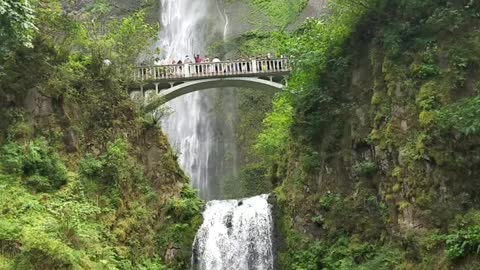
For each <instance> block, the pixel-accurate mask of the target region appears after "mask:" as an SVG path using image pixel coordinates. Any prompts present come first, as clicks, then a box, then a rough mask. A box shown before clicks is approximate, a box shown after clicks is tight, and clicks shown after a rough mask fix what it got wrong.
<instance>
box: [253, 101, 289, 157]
mask: <svg viewBox="0 0 480 270" xmlns="http://www.w3.org/2000/svg"><path fill="white" fill-rule="evenodd" d="M292 122H293V108H292V106H291V105H290V104H289V102H288V99H287V98H286V96H278V97H277V98H276V99H275V100H274V102H273V112H272V113H271V114H269V115H267V117H266V118H265V120H264V121H263V124H264V127H265V129H264V131H263V132H262V133H261V134H260V135H259V136H258V139H257V143H256V144H255V149H256V150H257V151H258V152H260V153H261V154H262V157H264V158H266V159H267V160H269V161H274V160H278V159H279V158H280V157H281V156H282V155H283V153H284V151H285V150H286V148H285V146H286V142H287V141H288V138H289V127H290V125H291V124H292Z"/></svg>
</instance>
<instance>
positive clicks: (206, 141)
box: [157, 0, 236, 199]
mask: <svg viewBox="0 0 480 270" xmlns="http://www.w3.org/2000/svg"><path fill="white" fill-rule="evenodd" d="M160 1H161V2H160V5H161V31H160V34H159V44H157V47H159V48H160V54H161V58H162V59H166V60H167V61H168V62H169V63H171V62H172V61H173V60H175V61H178V60H182V61H183V60H184V58H185V56H186V55H188V56H189V57H190V59H192V60H193V54H200V55H201V56H202V57H204V55H205V53H206V49H207V45H208V42H209V41H211V40H214V38H217V39H218V37H219V36H220V37H221V36H223V35H224V34H225V33H226V28H227V25H228V22H227V18H226V16H225V14H223V13H222V12H221V9H220V8H219V4H218V1H215V0H193V1H192V0H160ZM212 57H213V56H210V58H212ZM215 99H216V100H217V103H214V101H215ZM218 100H220V102H218ZM228 100H231V98H230V99H228V98H227V99H225V98H224V97H220V96H219V95H218V92H215V90H209V91H202V92H194V93H190V94H188V95H185V96H182V97H179V98H177V99H175V100H172V101H170V102H169V103H168V104H167V105H168V106H169V107H170V108H171V109H172V111H173V113H172V114H171V115H169V116H167V117H165V119H163V120H162V124H161V125H162V129H163V130H164V132H165V133H166V135H167V137H168V139H169V141H170V143H171V145H172V146H173V148H174V149H175V150H176V152H177V153H178V156H179V163H180V166H181V167H182V169H183V170H184V171H185V172H186V173H187V175H188V176H189V177H190V179H191V182H192V186H193V187H194V188H196V189H198V190H199V193H200V197H202V198H204V199H218V198H221V194H220V193H221V192H220V187H221V184H220V183H219V182H220V180H221V178H222V177H223V176H224V175H225V174H228V173H230V172H226V171H228V170H233V169H234V167H235V166H234V165H233V164H234V163H235V160H236V159H235V152H236V151H235V147H234V143H233V140H234V139H233V137H234V132H233V127H231V126H228V125H226V124H225V123H226V119H225V118H224V117H225V114H221V113H218V112H215V110H214V109H215V108H216V107H215V106H217V107H218V104H221V105H220V107H221V110H227V111H228V112H232V111H234V105H233V104H234V102H231V101H229V102H228V103H226V102H225V101H228ZM232 153H233V154H232ZM232 155H233V158H229V157H230V156H232ZM226 163H228V164H226ZM230 174H231V173H230Z"/></svg>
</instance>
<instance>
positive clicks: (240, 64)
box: [134, 58, 291, 81]
mask: <svg viewBox="0 0 480 270" xmlns="http://www.w3.org/2000/svg"><path fill="white" fill-rule="evenodd" d="M290 70H291V69H290V65H289V61H288V58H280V59H267V60H246V61H241V60H239V61H228V62H210V63H192V64H180V65H162V66H144V67H136V68H135V74H134V79H135V80H139V81H147V80H157V81H162V80H163V81H168V80H169V79H181V78H200V77H224V76H225V77H231V76H235V75H246V74H256V75H259V74H263V73H265V74H272V75H274V74H275V73H285V72H289V71H290Z"/></svg>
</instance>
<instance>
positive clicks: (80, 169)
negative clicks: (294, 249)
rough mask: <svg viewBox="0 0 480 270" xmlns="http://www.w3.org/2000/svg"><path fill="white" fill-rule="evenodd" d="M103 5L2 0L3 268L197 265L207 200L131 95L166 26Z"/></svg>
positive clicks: (0, 162)
mask: <svg viewBox="0 0 480 270" xmlns="http://www.w3.org/2000/svg"><path fill="white" fill-rule="evenodd" d="M64 5H65V3H64ZM101 7H102V6H92V9H90V11H89V12H85V13H82V17H81V18H78V17H75V16H74V15H75V12H73V13H68V12H66V10H68V7H66V6H63V7H61V5H60V3H59V2H58V1H55V0H51V1H50V0H49V1H38V2H37V1H8V0H7V1H6V2H5V1H4V2H2V3H1V4H0V21H1V22H2V23H1V25H0V27H1V28H0V30H1V32H0V37H2V41H3V37H6V38H7V39H5V40H8V42H7V43H2V44H1V46H2V48H1V52H2V55H1V57H2V58H1V59H0V67H1V69H0V198H2V199H1V201H0V268H1V269H187V268H188V265H189V262H190V257H191V243H192V242H193V237H194V234H195V232H196V228H197V227H198V226H199V225H200V224H199V223H200V222H201V219H200V215H199V214H200V211H201V208H202V202H201V201H200V200H199V199H198V197H197V195H196V194H195V192H194V191H193V190H192V189H191V188H190V186H189V182H188V179H187V178H186V177H185V175H184V174H183V172H182V171H181V169H180V168H179V167H178V165H177V162H176V156H175V155H174V153H173V152H172V150H171V149H170V147H169V146H168V142H167V140H166V138H165V136H164V135H163V134H162V132H161V131H160V130H159V128H158V127H157V126H156V125H155V123H154V122H153V120H152V119H150V118H148V117H146V116H144V115H142V114H141V113H140V112H139V111H140V110H139V109H138V108H137V106H136V105H135V104H134V103H133V102H132V101H131V100H130V98H129V95H128V86H129V84H130V79H129V78H131V76H130V74H131V66H132V65H133V63H134V59H135V57H136V56H137V55H138V53H139V52H140V51H142V50H144V49H145V46H146V45H147V43H148V42H149V40H151V38H152V37H154V36H155V35H156V33H157V31H158V29H157V28H156V27H153V26H150V25H148V24H146V23H145V22H144V17H143V14H142V12H141V11H139V12H136V13H135V14H132V15H129V16H126V17H125V18H123V19H115V18H111V17H106V14H107V13H106V10H105V9H104V8H101ZM103 7H104V6H103ZM12 12H14V13H12ZM12 16H13V18H12ZM4 22H8V23H5V24H4ZM106 59H108V60H109V61H110V63H109V62H108V61H105V60H106Z"/></svg>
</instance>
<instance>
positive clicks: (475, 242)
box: [439, 210, 480, 260]
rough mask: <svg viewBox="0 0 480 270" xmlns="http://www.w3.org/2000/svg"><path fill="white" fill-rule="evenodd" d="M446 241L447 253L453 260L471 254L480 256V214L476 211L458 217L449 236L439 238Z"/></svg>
mask: <svg viewBox="0 0 480 270" xmlns="http://www.w3.org/2000/svg"><path fill="white" fill-rule="evenodd" d="M439 239H441V240H443V241H445V244H446V249H445V252H446V254H447V257H448V258H449V259H451V260H456V259H460V258H463V257H465V256H467V255H469V254H478V252H479V250H480V213H479V212H478V211H476V210H472V211H470V212H468V213H467V214H466V215H465V216H463V217H458V218H457V221H456V223H455V224H454V225H453V226H452V228H450V230H449V233H448V234H447V235H443V236H441V237H439Z"/></svg>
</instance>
